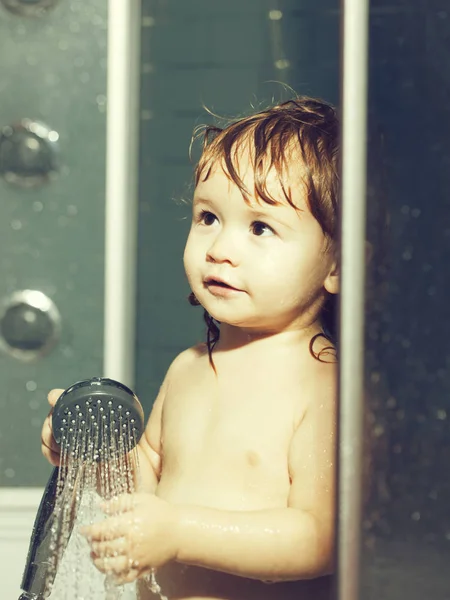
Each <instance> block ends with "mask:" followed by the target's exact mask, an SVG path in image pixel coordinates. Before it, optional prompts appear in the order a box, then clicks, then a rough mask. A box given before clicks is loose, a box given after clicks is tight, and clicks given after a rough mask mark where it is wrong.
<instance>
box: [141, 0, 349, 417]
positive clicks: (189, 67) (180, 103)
mask: <svg viewBox="0 0 450 600" xmlns="http://www.w3.org/2000/svg"><path fill="white" fill-rule="evenodd" d="M339 17H340V14H339V3H338V1H337V0H321V1H320V2H318V1H317V0H314V1H313V0H280V1H276V0H263V1H261V0H248V1H246V2H242V1H238V0H229V1H227V2H209V1H208V0H191V1H190V2H185V1H184V0H144V2H143V19H142V25H143V30H142V88H141V90H142V91H141V152H140V161H141V163H140V202H139V256H138V293H137V309H138V312H137V329H136V330H137V361H136V386H137V391H138V394H139V396H140V398H141V400H142V401H143V403H144V405H145V409H146V412H147V413H148V411H149V410H150V407H151V403H152V402H153V400H154V398H155V396H156V394H157V391H158V388H159V386H160V384H161V381H162V378H163V376H164V373H165V371H166V369H167V367H168V366H169V364H170V362H171V360H172V359H173V358H174V357H175V356H176V354H177V353H178V352H180V351H181V350H182V349H184V348H186V347H188V346H190V345H192V344H195V343H197V342H199V341H201V340H203V335H204V329H203V323H202V314H201V312H202V311H201V309H200V308H199V307H192V306H190V305H189V303H188V301H187V297H188V294H189V289H188V286H187V283H186V281H185V277H184V272H183V265H182V254H183V247H184V243H185V240H186V237H187V233H188V229H189V226H190V206H189V200H190V198H191V197H192V186H191V179H192V177H191V174H192V163H191V162H190V160H189V156H188V150H189V144H190V140H191V135H192V132H193V129H194V128H195V126H196V125H199V124H203V123H211V122H213V120H214V118H213V117H212V116H211V115H210V114H208V113H207V111H206V110H205V109H204V108H203V107H206V108H207V109H208V110H210V111H211V112H212V113H214V114H217V115H220V116H225V117H233V116H240V115H243V114H246V113H248V112H251V111H252V110H253V109H252V105H253V106H254V107H255V108H257V107H261V108H263V107H265V106H267V104H268V103H270V102H272V100H276V101H278V100H282V99H286V100H287V99H288V98H290V97H292V96H293V94H294V93H295V92H293V91H292V90H290V89H286V85H289V86H292V87H293V88H294V89H295V91H296V92H297V93H299V94H306V95H313V96H321V97H323V98H325V99H326V100H328V101H331V102H337V101H338V98H339V64H338V61H339ZM284 84H285V85H284ZM196 157H198V148H196V149H195V150H194V160H195V158H196Z"/></svg>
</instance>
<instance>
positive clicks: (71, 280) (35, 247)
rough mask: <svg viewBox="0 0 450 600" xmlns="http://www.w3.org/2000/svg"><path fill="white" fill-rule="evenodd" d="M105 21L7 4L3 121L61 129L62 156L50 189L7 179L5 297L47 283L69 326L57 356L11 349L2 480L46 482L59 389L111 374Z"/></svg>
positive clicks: (102, 11)
mask: <svg viewBox="0 0 450 600" xmlns="http://www.w3.org/2000/svg"><path fill="white" fill-rule="evenodd" d="M106 27H107V15H106V2H105V1H104V0H91V1H89V2H87V1H82V2H76V3H75V2H70V3H69V2H62V1H61V2H60V3H59V4H57V6H56V7H55V9H54V10H51V11H48V12H47V13H45V14H44V15H42V16H41V17H40V18H26V17H22V16H19V15H14V14H12V13H9V12H8V11H7V10H6V9H5V8H3V7H1V8H0V67H1V71H2V77H1V82H0V127H5V126H7V125H11V124H13V123H16V122H18V121H20V120H21V119H23V118H25V117H28V118H30V119H36V120H40V121H43V122H45V123H46V124H47V125H48V126H50V128H51V129H53V130H55V131H57V132H58V134H59V140H58V144H59V162H60V169H59V173H58V174H57V176H56V177H55V178H54V179H53V180H51V181H50V182H49V183H48V184H45V185H43V186H42V187H40V188H36V189H21V188H20V187H17V186H15V185H11V184H9V183H7V182H6V181H4V180H3V179H1V178H0V240H1V249H2V250H1V255H0V300H2V301H3V300H4V299H5V298H7V297H8V296H9V295H10V294H11V293H13V292H15V291H17V290H23V289H32V290H39V291H41V292H43V293H44V294H46V295H47V296H48V297H49V298H50V299H51V300H52V301H53V302H54V303H55V305H56V306H57V308H58V310H59V312H60V315H61V322H62V329H61V338H60V341H59V343H58V344H57V345H56V346H55V347H54V349H53V350H52V351H51V352H50V353H49V354H48V355H46V356H44V357H42V358H39V359H37V360H35V361H34V362H29V363H26V362H22V361H20V360H18V359H16V358H12V357H11V356H9V355H8V354H7V353H5V352H3V353H2V354H1V355H0V376H1V381H2V394H0V423H1V425H0V485H1V486H41V485H43V484H44V483H45V481H46V480H47V476H48V472H49V466H48V464H47V463H46V461H45V460H44V458H43V457H42V455H41V452H40V430H41V426H42V423H43V421H44V418H45V416H46V414H47V412H48V404H47V400H46V395H47V392H48V390H49V389H51V388H53V387H67V386H69V385H70V384H71V383H73V382H74V381H77V380H79V379H84V378H86V377H89V376H93V375H98V374H101V371H102V354H103V351H102V345H103V263H104V250H103V245H104V195H105V137H106V131H105V109H106V96H105V94H106V34H107V31H106Z"/></svg>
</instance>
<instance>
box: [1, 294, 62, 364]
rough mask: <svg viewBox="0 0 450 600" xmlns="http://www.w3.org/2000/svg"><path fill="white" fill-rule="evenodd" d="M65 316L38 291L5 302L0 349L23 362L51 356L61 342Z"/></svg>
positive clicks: (19, 295) (2, 313)
mask: <svg viewBox="0 0 450 600" xmlns="http://www.w3.org/2000/svg"><path fill="white" fill-rule="evenodd" d="M60 331H61V316H60V314H59V311H58V309H57V307H56V305H55V304H54V302H53V301H52V300H51V299H50V298H49V297H48V296H46V295H45V294H43V293H42V292H40V291H37V290H21V291H17V292H14V293H13V294H11V296H9V297H8V298H6V299H5V301H4V302H3V306H2V309H1V313H0V347H1V348H2V350H3V351H4V352H6V353H7V354H9V355H10V356H13V357H14V358H18V359H19V360H23V361H30V360H34V359H36V358H39V357H41V356H43V355H44V354H47V353H48V352H49V351H50V350H51V348H53V346H54V345H55V344H56V342H57V341H58V339H59V335H60Z"/></svg>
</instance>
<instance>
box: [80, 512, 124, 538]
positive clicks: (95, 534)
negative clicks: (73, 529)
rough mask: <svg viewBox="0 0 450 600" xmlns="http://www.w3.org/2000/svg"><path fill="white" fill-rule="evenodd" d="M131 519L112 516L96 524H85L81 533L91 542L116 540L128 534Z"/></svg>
mask: <svg viewBox="0 0 450 600" xmlns="http://www.w3.org/2000/svg"><path fill="white" fill-rule="evenodd" d="M130 524H131V521H130V520H129V519H128V518H127V519H125V518H124V517H122V516H121V517H111V518H109V519H106V520H105V521H102V522H101V523H95V524H94V525H90V526H85V527H82V528H81V529H80V533H81V535H84V537H86V538H87V539H88V541H89V542H104V541H109V540H115V539H117V538H120V537H124V536H125V535H126V532H127V530H128V529H129V527H130Z"/></svg>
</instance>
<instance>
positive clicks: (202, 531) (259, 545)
mask: <svg viewBox="0 0 450 600" xmlns="http://www.w3.org/2000/svg"><path fill="white" fill-rule="evenodd" d="M332 373H333V374H332ZM322 374H323V375H324V377H321V384H320V388H321V390H316V392H317V393H316V394H314V395H313V396H312V401H311V404H310V405H309V407H308V409H307V411H306V413H305V416H304V418H303V420H302V422H301V423H300V425H299V427H298V428H297V430H296V432H295V434H294V436H293V439H292V441H291V445H290V451H289V470H290V474H291V478H292V485H291V490H290V494H289V499H288V506H287V508H280V509H270V510H260V511H249V512H242V511H223V510H215V509H209V508H203V507H191V506H180V507H177V509H178V519H177V521H176V523H177V525H176V526H175V530H176V532H177V534H178V543H177V546H178V549H179V550H178V553H177V555H176V559H177V560H178V561H179V562H181V563H187V564H193V565H198V566H202V567H206V568H210V569H215V570H219V571H224V572H228V573H233V574H236V575H241V576H245V577H250V578H255V579H262V580H296V579H307V578H314V577H319V576H321V575H324V574H327V573H329V572H331V570H332V559H333V549H334V535H335V532H334V521H335V514H334V496H335V492H334V490H335V467H334V461H335V438H336V435H335V434H336V392H335V383H334V379H333V377H334V369H332V368H330V369H328V370H327V371H326V372H325V373H323V372H322V373H321V375H322Z"/></svg>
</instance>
